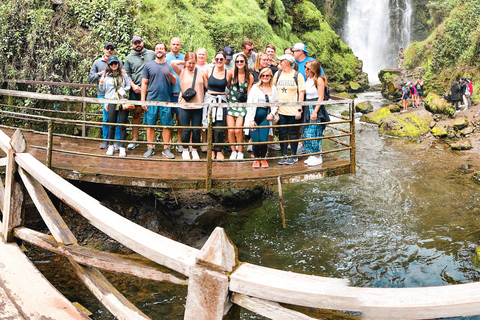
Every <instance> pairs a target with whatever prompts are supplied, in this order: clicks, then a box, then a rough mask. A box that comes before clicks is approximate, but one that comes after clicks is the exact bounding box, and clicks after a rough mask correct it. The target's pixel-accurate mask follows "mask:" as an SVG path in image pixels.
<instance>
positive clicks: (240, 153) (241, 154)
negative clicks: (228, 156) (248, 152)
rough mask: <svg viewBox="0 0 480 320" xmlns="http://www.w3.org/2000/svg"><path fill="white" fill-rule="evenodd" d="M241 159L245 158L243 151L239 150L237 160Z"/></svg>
mask: <svg viewBox="0 0 480 320" xmlns="http://www.w3.org/2000/svg"><path fill="white" fill-rule="evenodd" d="M239 159H240V160H241V159H243V152H238V153H237V160H239Z"/></svg>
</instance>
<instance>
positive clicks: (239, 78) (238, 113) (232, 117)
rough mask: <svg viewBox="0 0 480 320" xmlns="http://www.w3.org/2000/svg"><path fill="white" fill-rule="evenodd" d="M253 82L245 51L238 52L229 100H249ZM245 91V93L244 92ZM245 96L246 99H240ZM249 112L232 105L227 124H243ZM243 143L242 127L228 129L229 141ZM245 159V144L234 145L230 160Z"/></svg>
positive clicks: (237, 101) (229, 87)
mask: <svg viewBox="0 0 480 320" xmlns="http://www.w3.org/2000/svg"><path fill="white" fill-rule="evenodd" d="M252 84H253V75H252V74H251V73H250V70H249V69H248V64H247V57H246V56H245V55H244V54H243V53H239V54H237V56H236V57H235V67H233V69H232V70H230V71H229V72H228V76H227V88H228V90H230V92H229V94H228V102H231V103H239V102H247V99H246V98H247V95H248V93H249V92H250V88H251V87H252ZM242 93H243V94H242ZM240 96H243V97H244V98H245V100H243V101H241V100H239V98H240ZM246 114H247V109H246V108H245V107H230V108H228V110H227V125H228V126H229V127H241V126H243V117H245V115H246ZM235 139H236V141H237V143H243V132H242V129H228V142H230V143H232V144H233V143H235ZM234 159H243V145H238V146H236V148H235V146H232V154H231V156H230V160H234Z"/></svg>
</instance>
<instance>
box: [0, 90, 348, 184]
mask: <svg viewBox="0 0 480 320" xmlns="http://www.w3.org/2000/svg"><path fill="white" fill-rule="evenodd" d="M22 83H31V84H45V85H52V84H54V83H52V82H40V81H31V82H28V81H23V82H22ZM59 85H65V84H63V83H59ZM69 85H71V86H73V84H69ZM82 90H83V91H82V92H83V96H81V97H79V96H65V95H52V94H44V93H35V92H26V91H16V90H3V89H0V96H2V95H3V96H8V97H17V98H23V99H34V100H44V101H51V102H66V103H81V105H82V110H81V114H82V120H69V119H64V118H58V117H51V116H45V115H44V114H41V115H35V114H28V113H24V112H12V111H5V110H0V114H1V115H2V116H3V117H11V118H17V119H21V120H26V121H36V122H44V123H48V129H47V131H46V132H43V133H44V134H47V135H48V139H47V141H48V144H47V146H45V147H42V146H35V147H36V148H43V149H46V151H47V158H46V164H47V166H48V167H50V164H51V163H52V153H53V152H54V151H55V152H67V151H66V150H62V149H58V148H57V149H54V148H53V137H54V136H57V137H70V138H75V139H78V138H80V137H77V136H73V135H66V134H60V133H56V132H55V126H58V125H60V124H62V125H65V124H66V125H72V126H78V125H81V126H82V138H81V139H85V140H94V141H104V139H101V138H92V137H86V130H88V127H90V126H96V127H99V126H101V125H105V123H102V122H95V121H87V120H86V114H87V113H86V106H87V104H99V105H101V104H104V103H115V104H119V103H121V104H135V105H154V106H166V107H171V108H176V107H181V106H182V104H178V103H166V102H157V101H146V102H141V101H129V100H121V101H119V100H112V99H98V98H88V97H85V87H82ZM318 104H323V105H325V106H326V107H329V106H332V105H337V104H347V105H348V111H349V116H348V117H345V116H341V115H333V114H332V115H331V117H332V118H334V120H332V121H330V122H325V123H322V124H325V125H328V128H330V129H331V130H332V131H334V132H335V134H329V135H326V136H323V137H316V138H310V139H297V140H286V141H284V142H285V143H289V142H299V141H305V140H315V141H319V140H330V141H332V142H334V143H333V145H334V147H333V148H331V149H329V150H325V149H323V150H322V151H321V152H317V153H307V154H306V155H307V156H308V155H319V154H320V155H324V154H325V155H326V154H335V153H337V154H338V153H341V152H349V160H350V161H349V163H350V167H349V172H350V173H355V121H354V102H353V100H344V99H339V100H335V99H332V100H330V101H322V102H318V101H309V102H290V103H258V104H253V103H250V104H248V105H247V104H244V103H238V104H233V103H229V104H218V103H212V104H204V107H205V108H207V110H208V115H209V116H210V118H209V122H208V128H206V129H207V133H208V134H207V141H204V142H203V143H200V144H195V143H182V142H175V143H173V142H172V143H168V144H169V145H171V146H179V145H181V146H185V147H188V146H193V147H200V146H206V147H207V157H206V159H200V160H195V161H203V162H206V166H205V170H206V172H205V189H206V190H207V191H208V190H210V189H212V163H213V162H221V161H225V162H229V161H237V160H229V159H228V158H227V159H225V160H218V159H213V158H212V150H213V148H214V147H215V146H217V147H223V146H230V145H243V146H244V147H245V148H246V147H247V145H261V144H270V143H272V141H267V142H255V143H254V142H243V143H229V142H225V143H214V141H213V134H212V132H213V129H232V127H228V126H217V127H215V128H214V127H213V121H212V118H211V115H212V112H211V111H212V109H213V108H218V107H235V106H236V107H247V108H250V107H257V106H266V105H268V106H272V107H273V106H289V105H295V106H297V105H304V106H307V105H318ZM186 105H187V107H188V104H186ZM4 106H5V107H10V108H21V110H27V111H28V110H29V109H28V108H25V107H24V106H16V105H4ZM30 110H31V111H32V112H33V111H34V112H37V113H42V110H41V109H38V108H34V109H32V108H30ZM43 111H44V113H45V112H52V110H43ZM99 116H100V115H99ZM343 124H347V125H348V129H345V128H341V126H342V125H343ZM116 125H118V126H126V127H127V128H130V127H139V128H142V129H145V128H155V129H158V130H162V129H186V128H192V129H205V127H192V126H149V125H134V124H116ZM309 125H318V124H317V123H299V124H295V125H293V126H296V127H300V126H309ZM288 126H291V125H283V126H282V125H271V126H264V128H273V129H274V130H275V128H281V127H288ZM235 128H236V129H238V128H241V129H242V130H243V129H246V128H252V127H249V126H242V127H235ZM109 141H115V142H125V143H128V142H131V141H127V140H109ZM277 142H278V141H277ZM138 143H139V144H153V145H162V144H165V143H164V142H146V141H139V142H138ZM68 153H75V154H79V155H87V156H95V157H106V156H104V155H98V154H88V153H82V152H76V151H68ZM283 157H284V156H278V157H269V158H268V159H269V160H278V159H280V158H283ZM287 157H297V155H290V156H287ZM127 159H135V160H140V159H141V160H144V159H143V158H134V157H128V158H127ZM148 160H150V161H185V160H182V159H165V158H154V159H148ZM254 160H255V159H253V158H245V159H242V160H241V161H254ZM189 161H192V160H189Z"/></svg>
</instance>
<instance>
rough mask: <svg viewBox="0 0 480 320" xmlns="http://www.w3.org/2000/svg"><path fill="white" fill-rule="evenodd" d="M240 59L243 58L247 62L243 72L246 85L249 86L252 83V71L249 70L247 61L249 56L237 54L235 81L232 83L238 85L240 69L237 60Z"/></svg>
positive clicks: (234, 70) (234, 71) (234, 72)
mask: <svg viewBox="0 0 480 320" xmlns="http://www.w3.org/2000/svg"><path fill="white" fill-rule="evenodd" d="M238 57H243V60H245V65H244V66H243V71H244V72H245V83H247V84H248V82H249V81H250V69H248V61H247V56H246V55H244V54H243V53H239V54H237V56H236V57H235V62H234V63H235V67H234V69H233V79H232V83H234V84H236V83H238V67H237V59H238Z"/></svg>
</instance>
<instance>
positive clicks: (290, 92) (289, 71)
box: [273, 54, 305, 165]
mask: <svg viewBox="0 0 480 320" xmlns="http://www.w3.org/2000/svg"><path fill="white" fill-rule="evenodd" d="M278 60H280V66H281V67H282V70H279V71H278V72H277V73H276V74H275V76H274V79H273V84H274V85H276V86H277V90H278V101H279V102H295V101H300V102H303V99H304V94H305V80H304V78H303V76H302V74H300V73H299V72H298V71H295V70H294V69H293V65H294V63H295V58H294V57H293V56H292V55H289V54H284V55H282V56H281V57H279V58H278ZM278 114H279V116H280V120H279V121H278V124H279V125H292V124H297V123H299V120H300V118H301V117H302V107H301V106H281V107H278ZM278 132H279V138H280V141H285V140H297V139H298V134H297V127H296V126H289V127H280V128H279V130H278ZM290 146H291V155H296V154H297V147H298V141H294V142H290ZM280 148H281V152H282V156H283V158H281V159H280V160H279V161H278V164H280V165H283V164H289V165H292V164H295V163H296V162H297V161H298V159H297V158H296V157H292V158H288V159H287V158H286V156H287V143H285V142H283V143H280Z"/></svg>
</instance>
